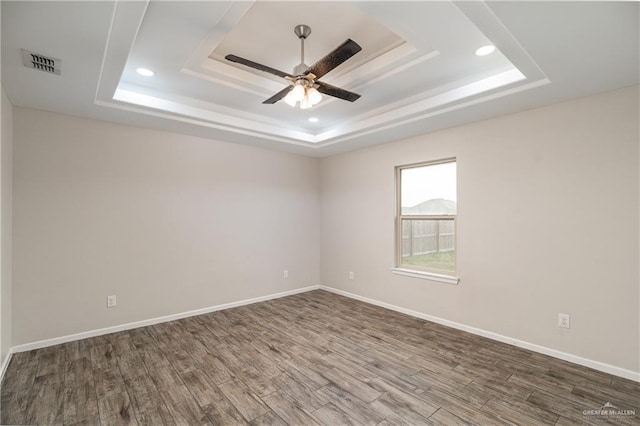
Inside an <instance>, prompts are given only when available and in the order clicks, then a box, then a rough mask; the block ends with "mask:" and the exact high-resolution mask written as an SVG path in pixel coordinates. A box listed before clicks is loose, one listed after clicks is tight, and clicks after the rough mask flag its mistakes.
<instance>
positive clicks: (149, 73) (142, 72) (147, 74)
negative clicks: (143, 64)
mask: <svg viewBox="0 0 640 426" xmlns="http://www.w3.org/2000/svg"><path fill="white" fill-rule="evenodd" d="M136 72H137V73H138V74H140V75H143V76H145V77H153V75H154V74H155V73H154V72H153V71H151V70H150V69H147V68H136Z"/></svg>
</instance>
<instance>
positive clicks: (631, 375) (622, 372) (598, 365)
mask: <svg viewBox="0 0 640 426" xmlns="http://www.w3.org/2000/svg"><path fill="white" fill-rule="evenodd" d="M320 289H321V290H325V291H328V292H331V293H335V294H339V295H341V296H345V297H349V298H351V299H355V300H359V301H361V302H365V303H369V304H371V305H376V306H380V307H382V308H386V309H390V310H392V311H396V312H400V313H403V314H407V315H411V316H412V317H417V318H421V319H424V320H427V321H431V322H435V323H437V324H441V325H444V326H447V327H451V328H455V329H457V330H462V331H466V332H468V333H471V334H476V335H478V336H482V337H486V338H488V339H491V340H497V341H498V342H502V343H507V344H509V345H513V346H517V347H519V348H523V349H528V350H530V351H533V352H538V353H541V354H544V355H549V356H552V357H554V358H559V359H562V360H564V361H569V362H572V363H574V364H579V365H582V366H585V367H589V368H593V369H594V370H598V371H602V372H605V373H609V374H613V375H614V376H618V377H623V378H625V379H629V380H633V381H636V382H640V372H635V371H631V370H627V369H624V368H620V367H616V366H614V365H610V364H605V363H604V362H600V361H594V360H592V359H588V358H582V357H579V356H577V355H572V354H569V353H566V352H561V351H558V350H555V349H551V348H547V347H545V346H540V345H536V344H534V343H529V342H525V341H523V340H518V339H514V338H512V337H508V336H503V335H501V334H497V333H493V332H491V331H487V330H482V329H480V328H475V327H471V326H468V325H465V324H460V323H457V322H454V321H449V320H447V319H444V318H439V317H436V316H433V315H428V314H424V313H422V312H417V311H412V310H411V309H406V308H402V307H400V306H396V305H392V304H390V303H385V302H380V301H378V300H374V299H370V298H368V297H364V296H359V295H357V294H353V293H349V292H348V291H344V290H339V289H337V288H333V287H328V286H325V285H321V286H320Z"/></svg>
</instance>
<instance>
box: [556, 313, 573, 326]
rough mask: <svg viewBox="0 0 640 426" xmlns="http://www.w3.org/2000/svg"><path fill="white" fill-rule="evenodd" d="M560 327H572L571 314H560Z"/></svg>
mask: <svg viewBox="0 0 640 426" xmlns="http://www.w3.org/2000/svg"><path fill="white" fill-rule="evenodd" d="M558 327H562V328H571V316H570V315H569V314H558Z"/></svg>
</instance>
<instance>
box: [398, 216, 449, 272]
mask: <svg viewBox="0 0 640 426" xmlns="http://www.w3.org/2000/svg"><path fill="white" fill-rule="evenodd" d="M455 241H456V239H455V221H454V220H444V219H403V220H402V262H401V263H402V264H405V265H415V266H422V267H425V268H430V269H438V270H441V271H455V258H456V251H455V250H456V247H455Z"/></svg>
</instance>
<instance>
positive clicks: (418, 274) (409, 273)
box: [391, 268, 460, 285]
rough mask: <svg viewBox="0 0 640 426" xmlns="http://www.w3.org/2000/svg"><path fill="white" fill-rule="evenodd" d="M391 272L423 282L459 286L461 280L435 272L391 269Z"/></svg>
mask: <svg viewBox="0 0 640 426" xmlns="http://www.w3.org/2000/svg"><path fill="white" fill-rule="evenodd" d="M391 272H392V273H394V274H397V275H404V276H405V277H412V278H419V279H421V280H429V281H438V282H441V283H446V284H452V285H458V283H459V282H460V278H458V277H454V276H451V275H442V274H435V273H433V272H424V271H416V270H414V269H404V268H391Z"/></svg>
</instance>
